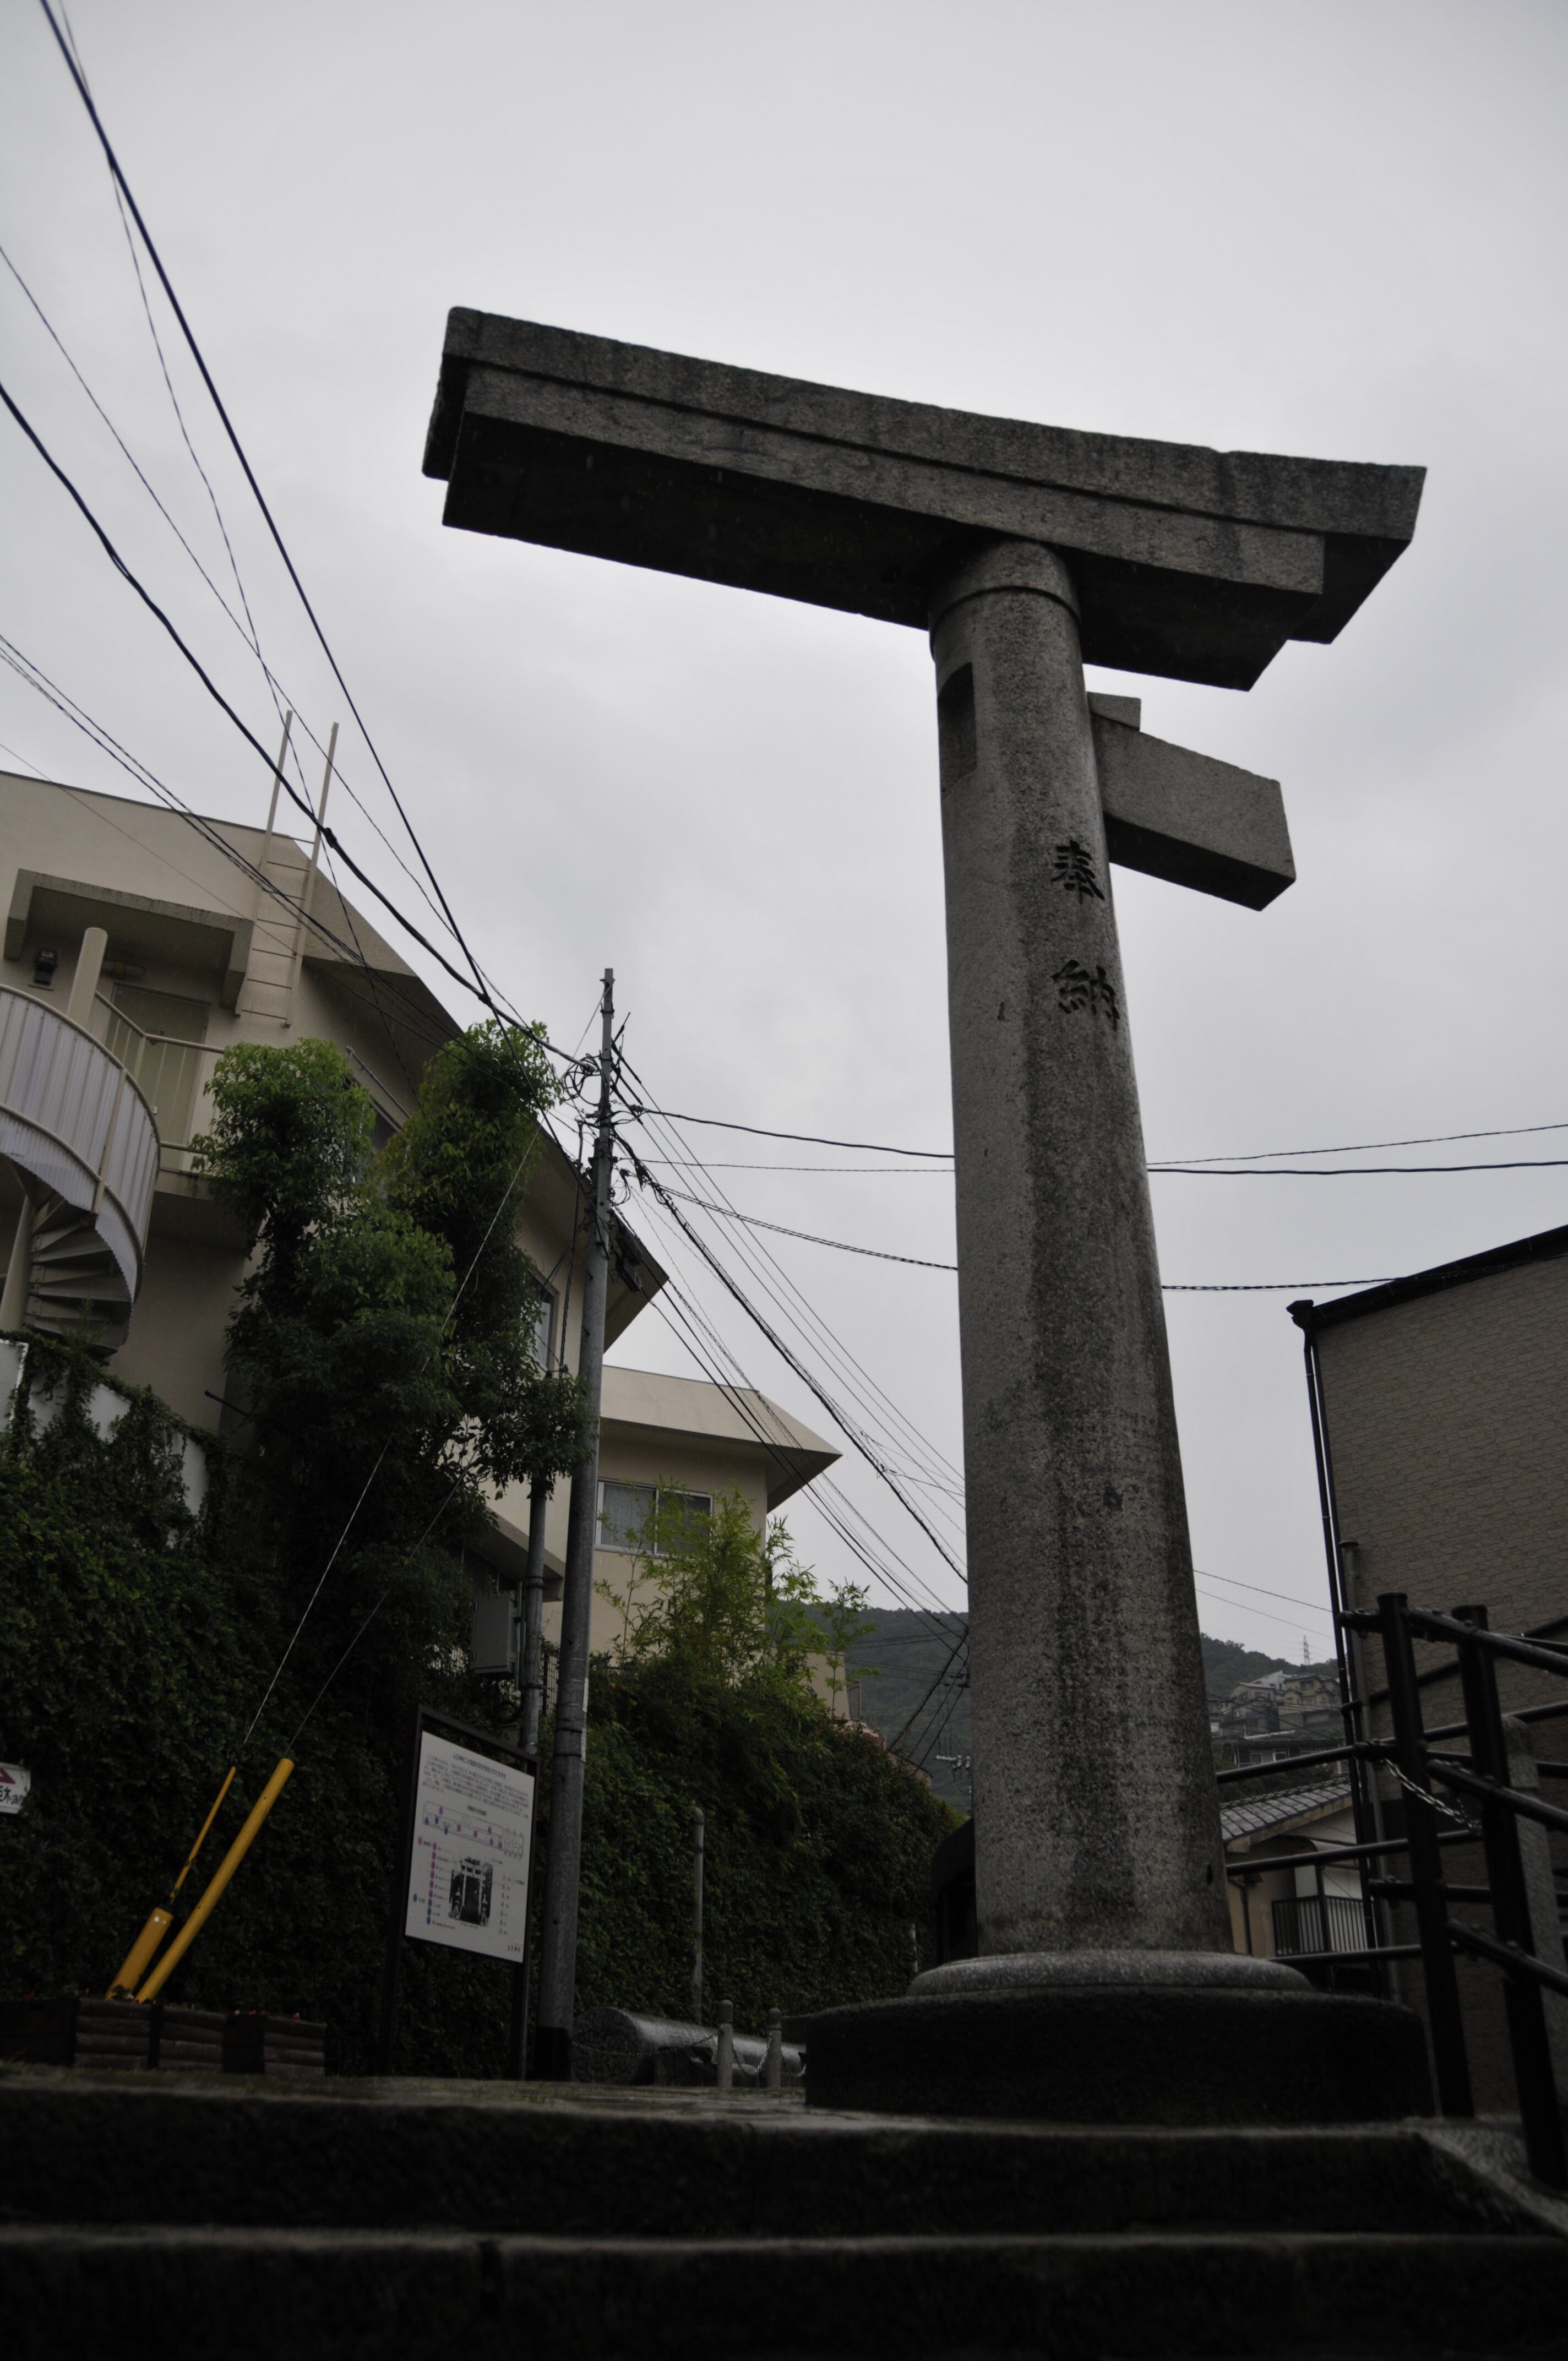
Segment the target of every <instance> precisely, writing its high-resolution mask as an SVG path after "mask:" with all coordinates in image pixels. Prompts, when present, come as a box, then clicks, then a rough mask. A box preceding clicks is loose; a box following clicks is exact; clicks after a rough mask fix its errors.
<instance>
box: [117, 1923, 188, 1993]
mask: <svg viewBox="0 0 1568 2361" xmlns="http://www.w3.org/2000/svg"><path fill="white" fill-rule="evenodd" d="M173 1924H174V1913H173V1911H172V1910H155V1911H153V1912H152V1914H151V1916H149V1917H148V1922H147V1925H146V1926H145V1927H143V1928H142V1930H141V1933H140V1934H139V1935H138V1936H137V1938H136V1941H135V1942H134V1943H133V1944H132V1945H131V1948H130V1949H129V1950H128V1951H127V1952H126V1956H125V1958H124V1960H122V1961H121V1963H120V1972H119V1974H118V1975H117V1976H116V1977H115V1981H114V1982H113V1983H112V1984H111V1985H110V1986H109V1989H108V1991H107V1992H106V1993H104V1999H105V2000H116V1999H117V2000H129V1999H130V1998H131V1997H132V1995H133V1994H134V1993H135V1992H136V1988H137V1982H138V1980H139V1979H140V1977H141V1975H142V1974H143V1972H144V1971H145V1970H146V1968H147V1966H148V1961H149V1960H151V1958H152V1955H153V1953H154V1951H156V1950H157V1949H158V1947H159V1943H161V1942H162V1940H163V1938H164V1937H165V1935H167V1934H168V1932H169V1929H170V1927H172V1926H173Z"/></svg>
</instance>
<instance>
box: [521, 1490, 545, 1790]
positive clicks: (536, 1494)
mask: <svg viewBox="0 0 1568 2361" xmlns="http://www.w3.org/2000/svg"><path fill="white" fill-rule="evenodd" d="M552 1489H553V1486H552V1484H551V1482H550V1479H549V1478H548V1477H544V1476H536V1477H534V1479H533V1481H532V1484H531V1485H530V1486H529V1488H528V1564H527V1566H526V1568H525V1570H524V1573H523V1577H522V1663H521V1666H520V1667H519V1678H518V1686H519V1687H520V1688H521V1691H522V1727H521V1731H520V1733H519V1737H520V1741H521V1750H522V1752H523V1753H524V1754H537V1753H538V1752H539V1723H540V1719H541V1717H542V1715H543V1709H544V1505H545V1502H546V1501H547V1500H548V1499H549V1498H550V1494H551V1491H552Z"/></svg>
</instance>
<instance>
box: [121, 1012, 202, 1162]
mask: <svg viewBox="0 0 1568 2361" xmlns="http://www.w3.org/2000/svg"><path fill="white" fill-rule="evenodd" d="M93 1033H94V1035H95V1036H96V1038H98V1039H99V1040H100V1041H102V1042H103V1044H104V1049H107V1050H108V1052H109V1055H110V1056H111V1057H112V1058H117V1059H118V1060H119V1061H120V1063H121V1065H122V1066H124V1068H125V1070H126V1073H127V1074H129V1076H130V1077H131V1080H132V1081H133V1082H135V1083H136V1085H137V1089H138V1090H139V1091H140V1092H141V1093H142V1096H143V1097H144V1098H145V1099H146V1101H147V1103H148V1106H150V1107H151V1109H152V1112H153V1116H154V1119H155V1121H156V1122H157V1125H158V1137H159V1145H160V1148H161V1157H160V1168H161V1170H163V1171H165V1172H189V1171H190V1170H191V1148H190V1141H191V1135H192V1132H193V1131H199V1130H200V1129H201V1114H200V1107H201V1102H202V1100H203V1097H204V1096H205V1094H206V1090H207V1086H208V1083H209V1082H211V1080H212V1071H213V1068H214V1065H215V1064H216V1063H217V1060H218V1057H219V1054H220V1052H219V1051H218V1049H216V1048H214V1047H210V1046H209V1045H208V1044H207V1043H206V1042H204V1041H188V1040H182V1039H179V1038H176V1037H175V1036H174V1035H173V1034H171V1033H144V1032H143V1031H142V1028H141V1027H140V1026H139V1025H137V1023H136V1022H135V1021H134V1020H133V1019H132V1018H131V1017H129V1016H126V1012H125V1010H124V1009H123V1008H116V1007H115V1004H114V1002H113V1001H112V1000H106V999H105V998H104V995H103V994H102V993H100V994H98V996H97V998H96V999H95V1000H94V1002H93Z"/></svg>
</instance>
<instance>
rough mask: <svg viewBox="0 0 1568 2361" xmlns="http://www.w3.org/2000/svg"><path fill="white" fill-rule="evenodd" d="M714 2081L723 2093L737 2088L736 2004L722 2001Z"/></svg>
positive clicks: (719, 2012) (719, 2007)
mask: <svg viewBox="0 0 1568 2361" xmlns="http://www.w3.org/2000/svg"><path fill="white" fill-rule="evenodd" d="M713 2071H714V2080H715V2081H716V2082H717V2083H718V2088H719V2089H720V2090H721V2091H732V2090H733V2089H734V2088H735V2004H734V2002H733V2001H728V2000H721V2001H720V2002H719V2004H718V2054H717V2056H716V2059H715V2061H714V2070H713Z"/></svg>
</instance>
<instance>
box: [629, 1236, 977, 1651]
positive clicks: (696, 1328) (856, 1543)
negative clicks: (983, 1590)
mask: <svg viewBox="0 0 1568 2361" xmlns="http://www.w3.org/2000/svg"><path fill="white" fill-rule="evenodd" d="M666 1297H669V1298H671V1299H672V1301H670V1302H666V1301H665V1299H666ZM653 1309H654V1311H655V1312H658V1313H659V1316H660V1318H661V1319H662V1320H663V1323H664V1324H665V1326H666V1327H667V1328H668V1329H669V1330H670V1333H671V1334H672V1335H674V1337H675V1338H676V1339H677V1341H678V1342H679V1343H681V1344H682V1345H684V1346H685V1350H686V1351H687V1352H688V1353H689V1354H690V1355H691V1357H692V1359H693V1360H694V1361H695V1362H696V1365H697V1367H699V1368H700V1369H701V1370H702V1371H703V1373H704V1375H705V1376H706V1377H707V1378H708V1379H709V1381H710V1382H711V1383H712V1384H714V1385H716V1386H718V1388H719V1389H720V1390H721V1391H722V1392H723V1393H724V1394H725V1396H726V1398H727V1399H728V1400H729V1402H730V1403H731V1405H732V1406H733V1407H734V1409H735V1410H736V1411H737V1412H738V1414H739V1415H740V1417H741V1418H742V1419H743V1420H744V1422H746V1424H747V1425H748V1426H750V1427H751V1432H752V1433H753V1434H755V1436H756V1437H757V1439H758V1441H759V1442H760V1443H761V1444H762V1445H763V1447H764V1449H766V1450H767V1451H768V1452H769V1454H770V1455H771V1456H772V1457H773V1459H774V1460H775V1461H776V1463H777V1464H778V1465H779V1466H781V1467H783V1468H784V1469H786V1470H788V1469H789V1468H790V1462H789V1461H788V1460H787V1459H786V1458H785V1457H784V1452H783V1451H781V1450H780V1449H779V1448H778V1444H779V1443H780V1442H781V1441H783V1442H787V1441H788V1440H789V1438H788V1437H787V1435H786V1433H785V1432H784V1429H783V1428H782V1427H778V1426H775V1432H774V1433H773V1434H770V1433H769V1431H768V1428H767V1426H766V1425H764V1424H763V1422H762V1420H761V1419H760V1418H759V1417H758V1416H757V1407H758V1404H759V1402H760V1403H761V1404H762V1407H763V1408H768V1407H771V1406H770V1405H768V1404H767V1401H766V1397H765V1396H761V1395H759V1393H758V1389H756V1388H755V1387H753V1386H752V1385H751V1381H750V1380H749V1378H747V1377H746V1376H745V1373H744V1371H743V1370H741V1369H740V1364H739V1363H738V1362H736V1361H735V1360H734V1358H733V1356H732V1355H730V1354H729V1351H728V1348H727V1347H725V1346H724V1345H722V1344H721V1342H720V1341H719V1340H718V1337H717V1336H716V1335H715V1334H714V1332H713V1330H712V1329H711V1328H710V1327H709V1326H708V1324H707V1323H706V1322H705V1321H703V1320H702V1317H701V1314H700V1313H699V1312H697V1310H696V1306H695V1305H694V1304H693V1303H692V1302H691V1301H689V1299H687V1298H685V1296H684V1295H683V1294H682V1292H681V1290H680V1289H679V1288H678V1287H677V1286H676V1285H675V1284H674V1281H670V1282H669V1283H667V1284H666V1286H665V1287H664V1288H663V1289H662V1290H661V1291H660V1293H659V1294H658V1295H656V1296H655V1297H654V1298H653ZM726 1360H728V1361H729V1363H730V1365H731V1368H732V1370H733V1378H729V1377H726V1375H725V1374H724V1363H725V1361H726ZM737 1379H738V1380H739V1382H738V1383H737V1382H735V1380H737ZM825 1487H826V1488H827V1490H828V1492H829V1493H833V1494H837V1493H838V1488H837V1487H832V1486H827V1482H826V1479H825V1478H824V1477H817V1481H816V1483H815V1484H814V1485H813V1487H812V1488H811V1491H810V1492H809V1493H808V1494H807V1495H806V1498H807V1499H808V1501H809V1502H810V1505H811V1506H813V1507H814V1508H815V1510H817V1514H818V1515H820V1516H821V1517H822V1519H823V1521H824V1522H825V1523H826V1524H827V1525H828V1529H829V1531H830V1532H833V1533H834V1534H835V1535H836V1537H837V1538H838V1539H839V1541H840V1542H842V1543H843V1544H844V1545H845V1547H846V1548H848V1549H849V1550H850V1553H851V1554H852V1555H853V1556H854V1557H855V1558H856V1559H857V1561H858V1562H859V1563H860V1565H861V1566H863V1567H864V1569H865V1571H866V1572H867V1573H868V1574H869V1575H871V1576H872V1578H873V1579H874V1580H876V1581H879V1582H881V1583H882V1584H883V1586H884V1587H886V1588H887V1589H889V1590H891V1591H892V1592H893V1594H894V1598H897V1599H898V1600H900V1602H901V1603H902V1604H903V1606H904V1607H905V1609H908V1610H909V1611H910V1612H912V1613H914V1614H916V1615H918V1616H919V1617H920V1618H921V1619H922V1620H923V1621H924V1622H926V1623H927V1626H928V1627H929V1628H930V1629H931V1630H932V1631H933V1632H934V1633H936V1634H937V1635H938V1636H940V1637H946V1636H947V1633H946V1628H945V1625H944V1624H943V1623H942V1622H940V1621H938V1620H933V1618H934V1616H935V1617H938V1618H939V1617H943V1616H950V1614H951V1612H952V1610H951V1609H944V1608H942V1607H941V1606H940V1605H939V1604H938V1606H936V1607H935V1609H932V1608H929V1607H927V1605H926V1604H925V1603H924V1601H922V1600H921V1599H919V1598H916V1596H914V1594H913V1593H912V1592H911V1591H909V1590H908V1589H907V1588H906V1587H905V1584H904V1582H903V1581H902V1580H901V1579H900V1576H898V1575H896V1574H894V1572H893V1571H892V1569H891V1567H890V1566H889V1565H888V1564H887V1562H886V1561H887V1558H888V1557H890V1556H891V1557H894V1559H895V1562H896V1563H898V1564H899V1565H902V1564H903V1561H902V1560H897V1559H896V1553H894V1552H893V1551H891V1550H890V1549H888V1546H887V1544H886V1543H882V1544H881V1547H882V1550H883V1553H885V1554H883V1555H879V1554H877V1552H876V1550H875V1549H874V1548H872V1546H869V1545H868V1544H867V1543H865V1542H864V1541H862V1540H861V1537H860V1536H859V1535H858V1534H857V1533H856V1532H854V1531H853V1529H852V1527H851V1526H850V1524H849V1523H848V1522H847V1521H846V1520H845V1519H844V1517H843V1516H842V1515H841V1514H840V1513H839V1509H838V1506H837V1503H836V1501H835V1500H833V1499H825V1498H824V1497H822V1495H823V1492H824V1488H825ZM843 1497H844V1496H843V1495H842V1494H838V1499H843ZM857 1513H858V1512H857ZM866 1531H867V1532H872V1536H873V1541H874V1540H877V1539H878V1538H880V1537H877V1536H876V1535H875V1533H874V1529H873V1528H872V1527H870V1526H869V1525H868V1526H867V1527H866ZM904 1571H905V1573H906V1574H907V1573H908V1571H909V1570H908V1568H907V1567H905V1568H904ZM914 1578H915V1577H913V1576H911V1579H914Z"/></svg>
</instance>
